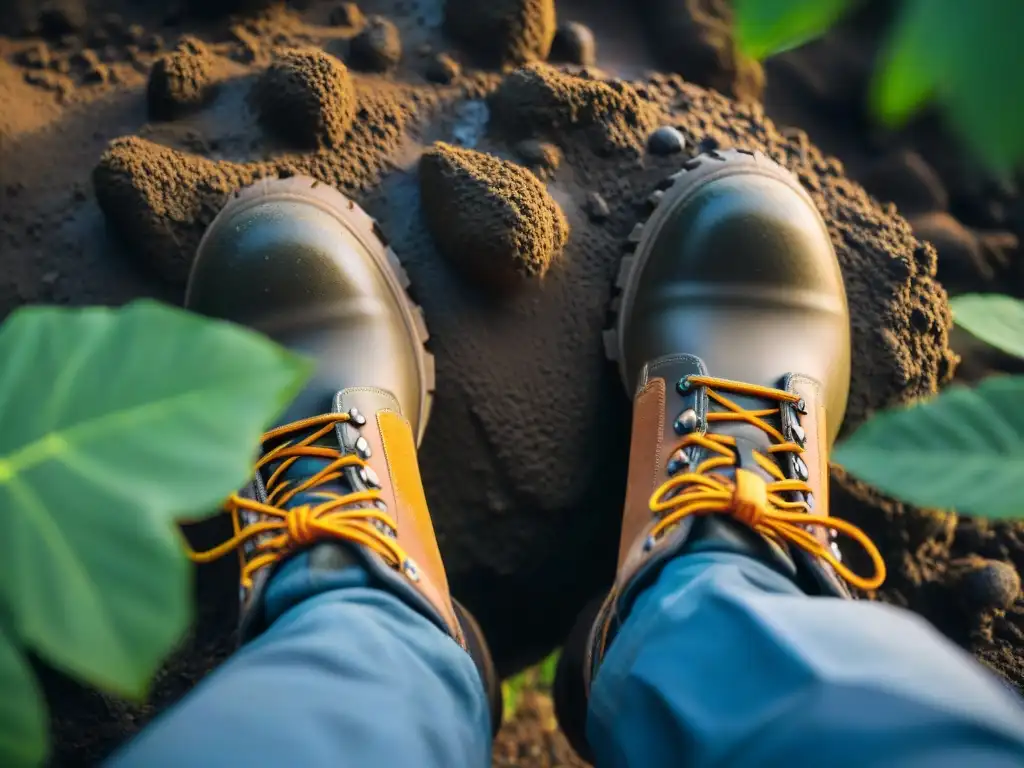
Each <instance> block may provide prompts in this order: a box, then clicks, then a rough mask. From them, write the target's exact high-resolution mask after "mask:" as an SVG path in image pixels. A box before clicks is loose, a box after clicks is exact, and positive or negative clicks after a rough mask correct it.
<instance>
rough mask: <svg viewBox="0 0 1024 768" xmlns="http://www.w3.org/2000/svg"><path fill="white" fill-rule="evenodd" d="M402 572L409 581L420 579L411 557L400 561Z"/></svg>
mask: <svg viewBox="0 0 1024 768" xmlns="http://www.w3.org/2000/svg"><path fill="white" fill-rule="evenodd" d="M402 573H404V574H405V575H406V576H407V577H408V579H409V581H412V582H417V581H419V580H420V570H419V568H417V567H416V563H414V562H413V561H412V558H406V560H405V562H404V563H402Z"/></svg>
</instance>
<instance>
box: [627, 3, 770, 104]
mask: <svg viewBox="0 0 1024 768" xmlns="http://www.w3.org/2000/svg"><path fill="white" fill-rule="evenodd" d="M637 6H638V8H639V10H640V15H641V19H642V21H643V23H644V27H645V29H646V32H647V36H648V38H649V39H650V41H651V45H652V47H653V49H654V53H655V55H656V56H657V58H658V60H659V62H660V63H661V66H663V67H665V68H666V69H668V70H671V71H672V72H678V73H679V74H681V75H682V76H683V77H684V78H686V79H687V80H689V81H691V82H693V83H696V84H697V85H702V86H704V87H706V88H713V89H715V90H716V91H719V92H720V93H724V94H726V95H728V96H732V97H733V98H736V99H738V100H740V101H760V100H761V97H762V96H763V94H764V83H765V80H764V70H763V69H762V67H761V64H760V63H758V62H757V61H754V60H752V59H748V58H746V57H744V56H741V55H740V53H739V52H738V50H737V48H736V44H735V41H734V39H733V31H732V7H731V5H730V3H729V0H691V1H690V2H684V3H681V2H679V0H638V2H637Z"/></svg>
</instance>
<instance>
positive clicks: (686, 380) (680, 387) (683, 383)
mask: <svg viewBox="0 0 1024 768" xmlns="http://www.w3.org/2000/svg"><path fill="white" fill-rule="evenodd" d="M676 392H678V393H679V394H680V395H686V394H689V392H690V377H689V376H683V378H681V379H680V380H679V381H677V382H676Z"/></svg>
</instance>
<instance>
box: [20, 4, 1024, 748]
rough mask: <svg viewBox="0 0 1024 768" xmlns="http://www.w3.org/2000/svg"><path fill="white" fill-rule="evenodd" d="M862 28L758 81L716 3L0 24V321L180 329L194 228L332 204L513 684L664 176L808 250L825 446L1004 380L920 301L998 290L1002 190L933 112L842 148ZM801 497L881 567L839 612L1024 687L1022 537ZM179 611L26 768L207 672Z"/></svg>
mask: <svg viewBox="0 0 1024 768" xmlns="http://www.w3.org/2000/svg"><path fill="white" fill-rule="evenodd" d="M253 6H259V7H255V8H254V7H253ZM888 7H889V4H888V3H886V2H875V3H872V4H871V5H870V7H869V9H868V10H867V11H865V12H864V13H862V14H861V15H859V16H858V17H857V18H856V19H854V20H852V21H851V22H849V23H847V24H845V25H844V26H843V27H841V28H840V29H838V30H837V31H835V32H834V33H832V34H830V35H829V36H828V37H827V38H826V39H824V40H822V41H820V42H816V43H814V44H812V45H809V46H806V47H804V48H802V49H799V50H797V51H793V52H791V53H788V54H786V55H784V56H782V57H779V58H778V59H776V60H773V61H771V62H769V64H768V65H767V66H766V67H765V68H762V67H761V66H760V65H758V64H756V63H753V62H747V61H743V60H741V59H740V58H739V57H737V55H736V54H735V53H734V51H733V47H732V44H731V37H730V27H729V18H728V17H729V11H728V4H727V3H726V2H725V1H724V0H705V1H704V2H697V3H686V2H683V1H682V0H641V1H640V2H636V3H628V2H625V1H624V0H623V2H616V1H615V0H604V2H600V3H597V2H586V1H585V0H576V1H570V0H559V2H557V4H553V3H552V2H551V1H550V0H491V1H490V2H488V3H478V2H472V1H471V0H466V2H460V1H459V0H449V2H448V5H447V7H446V6H445V5H444V3H443V2H442V0H363V2H360V3H359V4H358V5H356V4H354V3H350V2H337V0H305V1H304V2H292V3H288V4H281V3H244V2H225V1H224V0H220V1H219V2H217V1H215V0H206V2H165V1H161V2H155V1H154V2H144V0H46V1H44V2H36V0H11V2H8V3H7V4H6V5H4V7H3V8H2V9H0V103H2V104H3V105H4V107H3V109H0V143H2V144H0V259H2V268H0V314H2V315H6V314H7V313H9V312H10V311H12V310H13V309H15V308H16V307H18V306H20V305H23V304H26V303H33V302H47V303H58V304H69V305H81V304H93V303H103V304H117V303H121V302H124V301H127V300H130V299H132V298H134V297H138V296H153V297H157V298H160V299H163V300H166V301H169V302H175V303H179V302H180V301H181V299H182V287H183V283H184V280H185V277H186V275H187V271H188V267H189V261H190V258H191V255H192V252H193V251H194V248H195V245H196V244H197V242H198V238H199V237H200V236H201V234H202V231H203V228H204V227H205V226H206V224H208V223H209V221H210V220H211V219H212V217H213V216H214V215H215V213H216V212H217V210H218V208H219V207H220V205H222V204H223V202H224V201H225V199H226V198H227V196H228V195H230V194H231V192H232V191H233V190H234V189H236V188H237V187H238V186H240V185H243V184H246V183H249V182H251V181H252V180H254V179H256V178H259V177H261V176H267V175H292V174H295V173H304V174H308V175H312V176H314V177H315V178H318V179H320V180H321V181H324V182H327V183H331V184H334V185H337V186H338V187H339V188H341V189H342V190H344V191H345V192H346V193H348V194H350V195H351V196H353V197H354V198H355V199H356V200H357V201H358V202H359V203H360V204H361V205H363V206H364V207H365V208H366V209H367V210H368V211H369V212H370V213H371V215H373V216H374V217H376V218H377V219H378V221H379V224H380V228H381V231H382V232H383V233H384V234H385V235H386V237H387V238H388V239H389V240H390V243H391V245H392V247H393V248H394V249H395V251H396V252H397V253H398V255H399V258H400V259H401V261H402V262H403V266H404V267H405V269H406V270H407V271H408V273H409V275H410V277H411V279H412V285H413V291H414V293H415V298H416V300H417V302H418V303H419V304H420V305H421V306H422V307H423V309H424V311H425V315H426V319H427V323H428V326H429V328H430V331H431V334H432V337H431V341H430V348H431V351H432V352H433V353H434V355H435V358H436V361H437V381H438V392H437V398H436V401H435V405H434V412H433V418H432V422H431V428H430V430H429V431H428V434H427V437H426V441H425V444H424V451H423V475H424V480H425V483H426V485H427V495H428V497H429V498H430V499H431V504H432V509H433V512H434V516H435V521H436V524H437V527H438V533H439V540H440V543H441V547H442V550H443V553H444V555H445V558H446V563H447V565H448V569H449V573H450V578H451V581H452V583H453V586H454V590H455V592H456V595H457V596H458V597H459V598H460V599H461V600H462V601H463V602H464V603H465V604H466V605H468V606H469V607H470V609H471V610H473V611H474V613H475V614H476V615H477V617H478V619H479V620H480V622H481V624H482V626H483V627H484V629H485V631H486V632H487V634H488V638H489V640H490V643H491V644H492V647H493V652H494V654H495V657H496V659H497V661H498V664H499V666H500V668H501V671H502V672H503V673H504V674H512V673H514V672H516V671H518V670H520V669H522V668H524V667H525V666H528V665H529V664H532V663H534V662H536V661H538V660H539V659H541V658H543V657H544V656H545V655H546V654H547V653H548V652H549V651H550V650H551V649H552V648H553V647H555V646H557V645H558V644H559V642H560V641H561V639H562V638H563V637H564V635H565V633H566V631H567V629H568V627H569V625H570V624H571V622H572V620H573V616H574V613H575V612H576V610H578V609H579V608H580V606H582V605H583V604H584V603H585V602H586V601H587V600H588V599H589V598H590V597H591V596H592V595H594V594H596V593H597V592H598V591H600V590H601V588H602V587H603V586H604V585H606V584H607V583H608V581H609V579H610V577H611V574H610V568H611V567H612V563H613V562H614V554H613V553H614V551H615V548H616V546H617V533H618V528H617V525H618V514H619V505H620V504H621V500H622V496H623V491H624V484H625V458H626V449H627V445H628V417H629V405H628V402H627V400H626V398H625V396H624V394H623V393H622V392H621V391H620V387H619V384H618V381H617V379H616V376H615V375H614V372H613V371H612V370H611V369H610V367H609V366H608V365H607V364H606V362H605V360H604V355H603V349H602V346H601V331H602V329H603V327H604V325H605V323H606V322H607V312H608V301H609V299H610V297H611V291H612V282H613V280H614V277H615V274H616V272H617V269H618V262H619V260H620V258H621V256H622V253H623V248H624V245H625V243H626V242H627V240H628V238H629V235H630V233H631V232H632V231H633V230H634V228H635V227H636V226H637V225H638V224H641V225H642V223H643V221H644V218H645V216H646V215H647V214H648V212H649V210H650V208H649V203H648V200H649V199H650V196H651V194H652V192H654V191H655V190H656V189H657V186H658V183H659V181H660V180H661V179H663V178H664V177H665V176H666V175H667V174H670V173H672V172H674V171H675V170H678V168H679V167H680V166H681V165H682V163H684V162H685V161H686V160H687V159H688V158H689V157H691V156H692V155H693V154H694V153H695V152H697V151H699V150H702V149H713V148H715V147H728V146H738V147H743V148H748V149H757V150H760V151H763V152H766V153H767V154H769V155H770V156H772V157H773V158H775V159H776V160H778V161H779V162H782V163H784V164H785V165H787V166H788V167H790V168H791V169H793V170H794V171H795V172H796V173H797V174H798V175H799V177H800V179H801V181H802V182H803V183H804V184H805V186H807V188H808V190H809V191H810V192H811V194H812V196H813V197H814V199H815V201H816V203H817V204H818V205H819V207H820V209H821V211H822V213H823V214H824V215H825V217H826V218H827V220H828V221H829V225H830V231H831V234H832V239H833V243H834V244H835V247H836V250H837V253H838V255H839V258H840V261H841V265H842V268H843V274H844V278H845V281H846V285H847V291H848V294H849V299H850V305H851V310H852V314H853V317H852V331H853V344H854V358H855V359H856V360H857V361H858V364H857V366H856V367H855V371H854V374H853V378H852V381H851V399H850V407H849V410H848V412H847V419H846V423H845V427H844V429H845V430H846V431H849V430H850V429H852V428H853V427H855V426H857V425H858V424H859V423H861V422H862V421H863V420H864V419H865V418H867V417H868V416H869V415H870V414H871V413H872V412H873V411H875V410H877V409H879V408H883V407H887V406H891V405H895V404H899V403H903V402H907V401H909V400H912V399H914V398H918V397H921V396H925V395H928V394H931V393H933V392H936V391H938V389H939V388H941V387H943V386H946V385H947V384H949V383H950V382H951V381H952V380H954V378H955V379H957V380H962V381H975V380H977V379H979V378H982V377H984V376H987V375H991V374H994V373H998V372H1000V371H1014V370H1016V369H1019V367H1020V364H1019V363H1015V362H1013V361H1011V360H1007V359H1005V358H1003V357H1001V356H1000V355H998V354H996V353H994V352H991V351H989V350H986V349H985V348H983V347H981V346H980V345H978V344H977V343H975V342H973V341H972V340H971V339H970V338H969V337H966V336H964V335H963V334H961V333H959V332H957V331H955V330H951V317H950V314H949V309H948V304H947V292H948V293H950V294H956V293H960V292H965V291H1000V292H1006V293H1011V294H1014V295H1022V294H1024V282H1022V272H1021V268H1022V263H1024V260H1022V259H1021V250H1020V247H1019V240H1020V238H1021V237H1022V236H1024V203H1022V199H1021V197H1020V194H1019V188H1018V185H1017V183H1008V182H1005V181H997V180H994V179H992V178H990V177H989V176H988V175H986V174H985V173H984V172H983V171H982V170H981V169H980V168H979V167H977V165H976V164H974V163H972V162H971V160H970V158H968V157H967V156H966V155H964V153H963V152H962V151H961V150H960V148H959V146H958V145H957V143H956V142H955V141H954V140H953V139H951V138H950V137H949V136H948V135H947V133H946V132H945V131H944V129H943V127H942V125H941V121H940V120H939V119H938V118H937V117H935V116H934V115H924V116H922V117H921V118H920V119H919V120H917V121H915V123H914V124H913V125H911V126H909V127H908V128H906V129H905V130H902V131H899V132H895V133H891V132H884V131H881V130H879V129H878V128H877V127H875V126H874V125H873V124H872V123H871V121H870V119H869V118H868V116H867V114H866V110H865V108H864V106H863V105H864V94H865V89H866V83H867V77H868V74H869V72H870V68H871V65H872V61H873V56H874V52H875V49H876V48H875V47H876V44H877V40H879V39H880V37H881V34H880V30H881V29H882V28H883V26H884V24H885V22H886V18H887V14H888V10H887V9H888ZM570 22H573V23H570ZM545 61H546V62H547V63H544V62H545ZM659 129H660V130H659ZM666 129H667V130H666ZM673 129H674V130H673ZM656 130H657V131H658V133H657V137H656V138H654V139H651V141H650V142H649V141H648V137H649V136H650V135H651V134H652V133H653V132H655V131H656ZM1017 182H1018V183H1019V182H1020V179H1018V180H1017ZM483 189H488V190H491V191H492V192H493V194H490V195H488V196H484V195H482V193H481V190H483ZM787 343H792V341H788V342H787ZM960 358H962V360H961V359H960ZM832 497H833V498H832V506H833V510H834V512H835V514H837V515H839V516H843V517H847V518H848V519H851V520H853V521H854V522H856V523H858V524H860V525H861V526H862V527H864V528H865V529H866V530H867V531H868V533H869V534H871V535H872V536H873V537H874V539H875V541H876V542H878V544H879V545H880V547H881V548H882V550H883V553H884V554H885V556H886V559H887V561H888V563H889V567H890V573H891V575H890V579H889V581H888V583H887V585H886V586H885V587H884V588H883V590H882V591H881V592H880V593H879V594H877V595H870V596H868V597H870V598H873V599H880V600H885V601H887V602H891V603H894V604H897V605H901V606H905V607H908V608H910V609H911V610H914V611H917V612H919V613H920V614H922V615H923V616H925V617H926V618H927V619H929V620H930V621H932V622H933V623H934V624H935V625H936V626H937V627H938V628H939V629H940V630H942V631H943V632H944V633H946V634H947V635H948V636H950V637H951V638H953V639H954V640H955V641H956V642H957V643H960V644H961V645H963V646H964V647H965V648H967V649H969V650H970V651H972V652H973V653H975V654H976V655H977V656H978V658H980V659H981V660H982V661H983V662H984V663H986V664H988V665H989V666H991V667H992V668H993V669H995V670H996V671H997V672H999V673H1000V674H1002V675H1003V676H1004V677H1005V678H1006V679H1007V680H1008V682H1009V683H1010V684H1012V685H1014V686H1016V687H1018V688H1022V687H1024V663H1022V662H1024V636H1022V631H1024V603H1022V602H1021V600H1020V595H1019V583H1020V582H1019V578H1018V577H1017V572H1018V571H1019V569H1021V568H1024V527H1022V526H1020V525H1017V524H1010V523H1001V524H986V523H984V522H983V521H978V520H972V519H967V518H958V517H956V516H955V515H951V514H948V513H944V512H940V511H933V510H919V509H914V508H911V507H908V506H905V505H902V504H899V503H896V502H894V501H892V500H890V499H887V498H885V497H883V496H882V495H880V494H879V493H877V492H876V491H874V490H873V489H871V488H868V487H866V486H864V485H863V484H861V483H859V482H857V481H855V480H853V479H851V478H848V477H846V476H845V474H844V473H843V472H842V470H841V469H839V468H836V469H835V470H834V472H833V490H832ZM221 533H222V531H221V530H220V529H219V528H218V524H217V523H212V524H207V525H204V526H201V527H199V528H197V529H195V530H193V531H191V532H190V534H191V535H192V537H193V538H195V539H196V540H197V541H200V542H209V541H210V540H212V539H214V538H216V537H218V536H220V535H221ZM197 591H198V594H197V597H198V601H199V606H200V611H199V613H200V615H199V622H198V624H197V626H196V629H195V632H194V635H193V637H192V638H191V639H190V640H189V642H188V643H187V644H186V646H185V647H184V648H183V649H182V651H181V652H180V654H178V656H176V657H175V658H174V659H173V660H172V661H171V662H170V663H169V664H168V666H167V668H166V669H165V671H164V672H163V673H162V675H161V677H160V679H159V681H158V685H157V687H156V691H155V693H154V697H153V700H152V702H151V703H150V704H149V705H147V706H146V707H142V708H133V707H129V706H127V705H125V704H123V703H121V702H116V701H112V700H108V699H102V698H100V697H98V696H96V695H94V694H92V693H90V692H88V691H83V690H80V689H78V688H77V687H75V686H74V685H72V684H71V683H69V682H68V681H66V680H64V679H63V678H61V677H60V676H59V675H57V674H55V673H52V672H49V671H47V670H45V669H44V670H42V672H43V674H44V679H45V682H46V685H47V692H48V696H49V700H50V703H51V707H52V711H53V716H54V719H55V723H56V734H55V738H56V746H55V748H56V759H55V764H57V765H66V766H73V765H87V764H91V763H92V762H94V761H95V760H96V759H97V758H98V757H101V756H102V755H104V754H106V753H107V752H108V751H109V750H110V749H111V748H112V747H114V746H116V744H117V743H119V742H120V741H121V740H123V739H124V738H125V737H126V736H128V735H130V734H131V733H133V732H134V731H136V730H137V729H138V728H139V727H141V726H142V725H144V723H145V722H146V721H147V720H148V719H149V718H150V717H151V716H152V715H153V713H155V712H157V711H159V710H160V709H161V708H162V707H164V706H166V705H167V704H169V703H171V702H173V701H174V700H176V699H177V698H178V697H179V696H180V695H182V694H183V693H184V692H185V691H187V690H188V689H189V688H190V687H191V686H192V685H193V684H194V683H195V682H196V681H197V680H198V679H200V678H201V677H202V676H203V675H204V674H205V673H206V672H207V671H208V670H209V669H210V668H211V667H212V666H214V665H215V664H216V663H217V662H218V661H219V660H220V659H221V658H223V656H224V655H225V654H226V653H228V652H229V650H230V648H231V647H232V643H233V636H232V634H233V630H234V622H235V617H234V613H233V611H234V598H235V595H236V590H235V582H234V574H233V573H232V571H231V566H230V565H223V566H211V567H208V568H205V569H203V570H202V571H201V572H200V573H199V577H198V580H197ZM580 764H581V763H579V762H578V760H577V759H576V758H575V757H574V756H573V755H572V753H571V750H570V749H569V748H568V746H567V745H566V744H565V742H564V740H562V739H561V737H560V736H559V735H558V734H557V731H556V729H555V727H554V723H553V720H552V715H551V712H550V700H549V699H548V698H547V697H546V694H545V692H544V691H536V692H531V693H528V695H526V696H525V697H524V702H523V704H522V705H521V706H520V707H519V709H518V713H517V716H516V717H515V718H514V719H513V720H512V721H511V722H509V723H508V724H507V725H506V727H505V729H504V730H503V732H502V734H501V736H500V737H499V741H498V744H497V746H496V750H495V765H502V766H506V765H508V766H512V765H515V766H525V767H534V766H556V765H562V766H570V765H580Z"/></svg>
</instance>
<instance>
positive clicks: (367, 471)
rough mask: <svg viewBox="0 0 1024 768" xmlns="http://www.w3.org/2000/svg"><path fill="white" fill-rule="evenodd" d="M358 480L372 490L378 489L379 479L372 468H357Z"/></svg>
mask: <svg viewBox="0 0 1024 768" xmlns="http://www.w3.org/2000/svg"><path fill="white" fill-rule="evenodd" d="M359 480H360V481H361V482H362V483H363V485H366V486H369V487H370V488H373V489H374V490H377V489H379V488H380V478H379V477H378V476H377V473H376V472H374V471H373V467H371V466H369V465H367V466H364V467H360V468H359Z"/></svg>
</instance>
